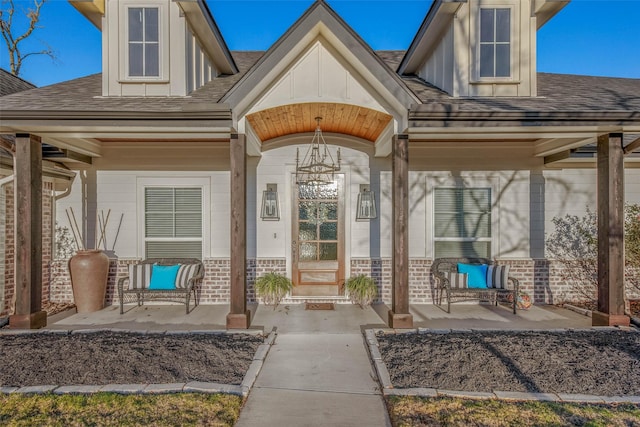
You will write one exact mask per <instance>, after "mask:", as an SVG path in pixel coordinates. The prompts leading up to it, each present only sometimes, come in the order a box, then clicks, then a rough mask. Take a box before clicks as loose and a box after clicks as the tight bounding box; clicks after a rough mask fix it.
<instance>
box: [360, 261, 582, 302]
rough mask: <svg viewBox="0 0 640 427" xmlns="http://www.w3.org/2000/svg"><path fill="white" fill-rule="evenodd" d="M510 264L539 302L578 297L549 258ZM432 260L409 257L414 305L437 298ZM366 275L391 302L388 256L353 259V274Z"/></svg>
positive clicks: (557, 264) (567, 299) (521, 282)
mask: <svg viewBox="0 0 640 427" xmlns="http://www.w3.org/2000/svg"><path fill="white" fill-rule="evenodd" d="M498 262H499V263H500V264H508V265H509V266H510V267H511V268H510V275H511V276H513V277H515V278H516V279H518V281H519V282H520V289H521V290H522V291H524V292H526V293H528V294H529V295H531V296H532V297H533V300H534V302H535V303H537V304H558V303H562V302H565V301H571V300H575V299H577V298H579V295H578V294H577V293H576V291H575V289H574V287H573V286H572V285H571V284H570V283H566V282H564V281H563V280H562V278H561V274H560V271H561V269H562V265H561V264H560V263H558V262H553V261H549V260H533V259H522V260H514V259H502V260H498ZM431 264H432V260H431V259H419V258H413V259H410V260H409V301H410V302H411V303H414V304H430V303H432V302H433V301H434V300H435V299H436V298H437V293H436V290H435V289H434V281H433V276H432V274H431ZM358 274H367V275H370V276H371V277H373V278H374V279H375V280H376V283H378V291H379V295H380V297H379V300H381V301H383V302H384V303H386V304H390V303H391V279H392V264H391V259H390V258H385V259H376V260H370V259H352V260H351V275H358Z"/></svg>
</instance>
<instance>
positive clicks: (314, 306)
mask: <svg viewBox="0 0 640 427" xmlns="http://www.w3.org/2000/svg"><path fill="white" fill-rule="evenodd" d="M304 309H305V310H335V307H334V306H333V303H332V302H306V303H305V304H304Z"/></svg>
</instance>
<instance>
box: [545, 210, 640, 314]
mask: <svg viewBox="0 0 640 427" xmlns="http://www.w3.org/2000/svg"><path fill="white" fill-rule="evenodd" d="M552 222H553V225H554V226H555V230H554V231H553V233H551V235H550V236H549V237H548V238H547V241H546V246H547V251H548V253H549V254H550V255H551V258H554V259H556V260H557V261H558V262H560V264H561V265H562V267H563V269H562V271H561V277H562V279H563V280H565V281H567V283H569V284H570V285H571V287H572V289H573V290H574V292H575V296H576V299H580V300H581V301H580V302H588V303H591V304H595V302H596V300H597V292H598V218H597V215H596V213H595V212H592V211H591V210H590V209H589V208H588V207H587V212H586V214H585V215H584V216H581V217H579V216H577V215H565V216H564V217H555V218H553V219H552ZM624 230H625V231H624V232H625V238H624V244H625V286H626V290H627V293H630V292H633V293H640V205H627V206H625V210H624Z"/></svg>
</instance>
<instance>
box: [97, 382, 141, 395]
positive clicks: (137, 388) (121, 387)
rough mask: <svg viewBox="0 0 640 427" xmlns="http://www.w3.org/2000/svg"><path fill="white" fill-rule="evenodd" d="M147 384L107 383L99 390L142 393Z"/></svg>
mask: <svg viewBox="0 0 640 427" xmlns="http://www.w3.org/2000/svg"><path fill="white" fill-rule="evenodd" d="M146 387H147V384H107V385H105V386H104V387H102V389H101V390H100V391H102V392H105V393H118V394H139V393H143V392H144V389H145V388H146Z"/></svg>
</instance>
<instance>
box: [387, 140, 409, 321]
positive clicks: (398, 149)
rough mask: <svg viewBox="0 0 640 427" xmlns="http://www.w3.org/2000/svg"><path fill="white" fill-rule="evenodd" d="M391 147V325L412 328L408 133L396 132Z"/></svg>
mask: <svg viewBox="0 0 640 427" xmlns="http://www.w3.org/2000/svg"><path fill="white" fill-rule="evenodd" d="M392 144H393V148H392V153H391V156H392V180H393V182H392V184H391V186H392V199H393V214H392V217H391V222H392V223H393V237H392V238H393V253H392V260H393V273H392V274H393V276H392V286H393V289H392V306H391V310H389V327H391V328H396V329H408V328H413V316H412V315H411V314H409V136H408V135H395V136H394V137H393V143H392Z"/></svg>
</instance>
